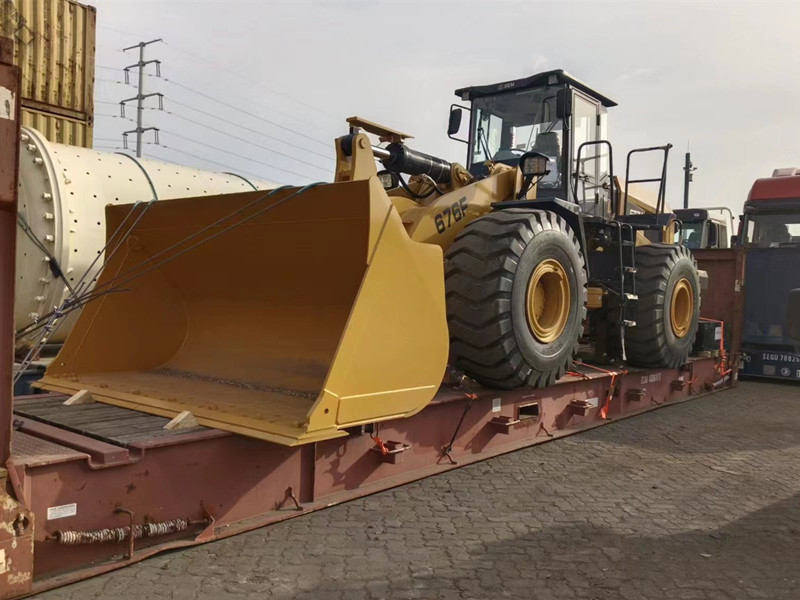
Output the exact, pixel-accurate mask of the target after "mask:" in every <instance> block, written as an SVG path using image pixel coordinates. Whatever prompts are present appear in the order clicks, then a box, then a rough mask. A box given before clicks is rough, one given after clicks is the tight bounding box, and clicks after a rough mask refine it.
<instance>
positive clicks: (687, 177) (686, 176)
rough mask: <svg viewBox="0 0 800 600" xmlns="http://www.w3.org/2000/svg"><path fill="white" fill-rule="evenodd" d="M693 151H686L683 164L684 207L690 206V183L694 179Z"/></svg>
mask: <svg viewBox="0 0 800 600" xmlns="http://www.w3.org/2000/svg"><path fill="white" fill-rule="evenodd" d="M692 171H694V166H692V153H691V152H687V153H686V161H685V162H684V165H683V208H689V184H690V183H691V181H692Z"/></svg>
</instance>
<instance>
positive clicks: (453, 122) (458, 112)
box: [447, 104, 470, 144]
mask: <svg viewBox="0 0 800 600" xmlns="http://www.w3.org/2000/svg"><path fill="white" fill-rule="evenodd" d="M465 110H467V111H468V110H470V109H469V108H467V107H466V106H459V105H458V104H452V105H451V106H450V118H449V119H448V121H447V137H449V138H450V139H451V140H455V141H457V142H463V143H465V144H467V143H469V140H462V139H461V138H460V137H456V134H457V133H458V132H459V131H460V130H461V119H462V117H463V116H464V111H465Z"/></svg>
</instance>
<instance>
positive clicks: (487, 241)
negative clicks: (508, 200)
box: [445, 209, 586, 389]
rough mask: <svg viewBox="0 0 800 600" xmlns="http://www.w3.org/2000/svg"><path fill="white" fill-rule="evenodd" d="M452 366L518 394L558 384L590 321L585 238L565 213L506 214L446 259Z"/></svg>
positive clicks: (473, 230)
mask: <svg viewBox="0 0 800 600" xmlns="http://www.w3.org/2000/svg"><path fill="white" fill-rule="evenodd" d="M445 289H446V292H447V322H448V326H449V328H450V361H451V364H452V365H453V366H454V367H456V368H457V369H460V370H461V371H463V372H464V373H466V374H467V375H468V376H470V377H471V378H473V379H475V380H476V381H478V382H479V383H481V384H483V385H486V386H491V387H499V388H506V389H511V388H515V387H521V386H524V385H529V386H533V387H544V386H548V385H551V384H552V383H554V382H555V381H556V380H557V379H558V378H559V377H561V376H562V375H564V373H565V371H566V370H567V368H568V367H569V365H570V364H571V362H572V360H573V359H574V358H575V355H576V353H577V349H578V338H579V337H580V335H581V332H582V329H583V321H584V319H585V318H586V270H585V267H584V260H583V255H582V253H581V249H580V245H579V243H578V239H577V238H576V237H575V234H574V233H573V231H572V229H571V228H570V227H569V225H567V223H566V221H564V220H563V219H562V218H561V217H559V216H558V215H556V214H554V213H551V212H548V211H544V210H527V209H506V210H499V211H496V212H492V213H489V214H487V215H484V216H482V217H480V218H478V219H475V221H473V222H472V223H470V224H469V225H468V226H467V227H466V228H465V229H464V231H463V232H461V234H460V235H459V236H458V237H457V238H456V240H455V242H454V243H453V245H452V246H450V249H449V250H448V251H447V255H446V257H445Z"/></svg>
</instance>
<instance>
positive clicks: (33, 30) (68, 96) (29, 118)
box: [0, 0, 97, 147]
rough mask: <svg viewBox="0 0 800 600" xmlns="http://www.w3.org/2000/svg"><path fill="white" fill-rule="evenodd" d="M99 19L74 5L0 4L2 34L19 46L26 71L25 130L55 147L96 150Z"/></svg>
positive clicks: (39, 0) (42, 0)
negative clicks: (93, 147)
mask: <svg viewBox="0 0 800 600" xmlns="http://www.w3.org/2000/svg"><path fill="white" fill-rule="evenodd" d="M96 14H97V13H96V10H95V8H94V7H92V6H87V5H84V4H80V3H78V2H74V1H72V0H0V34H2V35H3V36H5V37H9V38H11V39H13V40H14V62H15V64H17V65H19V66H20V68H21V71H22V92H21V96H22V98H21V106H22V113H23V124H25V125H30V126H32V127H35V128H37V129H39V130H40V131H42V133H44V134H45V135H46V136H47V138H48V139H50V140H51V141H55V142H61V143H76V144H77V145H81V146H87V147H90V146H91V133H92V123H93V114H94V65H95V29H96ZM51 135H52V136H53V137H51ZM68 140H74V142H71V141H68Z"/></svg>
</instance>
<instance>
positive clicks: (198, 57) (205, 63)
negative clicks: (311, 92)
mask: <svg viewBox="0 0 800 600" xmlns="http://www.w3.org/2000/svg"><path fill="white" fill-rule="evenodd" d="M98 27H99V28H100V29H105V30H107V31H111V32H114V33H120V34H123V35H126V36H128V37H131V38H134V37H138V38H139V39H142V38H145V37H147V36H136V35H135V34H133V33H131V32H129V31H123V30H120V29H114V28H113V27H107V26H105V25H100V26H98ZM164 43H165V44H166V45H167V46H169V47H170V48H173V49H175V50H177V51H178V52H180V53H182V54H185V55H186V56H188V57H190V58H192V59H194V60H196V61H198V62H200V63H202V64H203V66H208V65H209V64H212V65H214V66H215V67H216V68H217V69H219V70H222V71H225V72H227V73H230V74H231V75H233V76H234V77H238V78H239V79H242V80H244V81H246V82H247V83H249V84H251V85H256V86H258V87H260V88H262V89H264V90H266V91H268V92H269V93H270V94H274V95H275V96H280V97H282V98H286V99H287V100H291V101H292V102H295V103H297V104H301V105H302V106H305V107H306V108H309V109H311V110H313V111H314V112H317V113H319V114H321V115H324V116H326V117H328V118H329V119H334V120H336V121H337V122H339V117H337V116H336V115H333V114H331V113H329V112H326V111H324V110H322V109H320V108H317V107H316V106H313V105H311V104H308V103H307V102H303V101H302V100H300V99H298V98H294V97H293V96H290V95H288V94H285V93H283V92H279V91H277V90H274V89H272V88H270V87H268V86H266V85H264V84H262V83H260V82H258V81H255V80H253V78H252V77H247V76H246V75H243V74H241V73H237V72H236V71H234V70H232V69H231V68H229V67H227V66H225V65H224V64H221V63H219V62H217V61H214V60H212V59H210V58H208V57H204V56H201V55H199V54H196V53H195V52H193V51H191V50H188V49H186V48H182V47H181V46H177V45H175V44H173V43H172V42H164Z"/></svg>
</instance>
